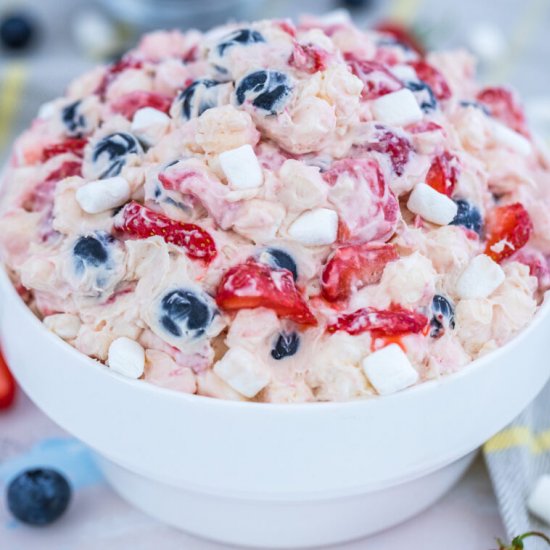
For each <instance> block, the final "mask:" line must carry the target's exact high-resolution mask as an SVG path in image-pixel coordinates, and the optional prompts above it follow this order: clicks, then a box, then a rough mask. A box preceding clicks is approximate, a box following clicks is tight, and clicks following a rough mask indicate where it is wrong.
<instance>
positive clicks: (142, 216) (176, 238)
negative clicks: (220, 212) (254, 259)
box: [114, 201, 217, 263]
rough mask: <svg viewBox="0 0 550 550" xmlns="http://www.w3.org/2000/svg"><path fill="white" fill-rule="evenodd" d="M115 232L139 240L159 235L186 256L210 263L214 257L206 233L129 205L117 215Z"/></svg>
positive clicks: (195, 226) (144, 207)
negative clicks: (181, 249) (183, 250)
mask: <svg viewBox="0 0 550 550" xmlns="http://www.w3.org/2000/svg"><path fill="white" fill-rule="evenodd" d="M114 227H115V229H117V230H118V231H121V232H123V233H125V234H127V235H129V236H132V237H136V238H138V239H146V238H147V237H153V236H155V235H158V236H160V237H162V238H163V239H164V240H165V241H166V242H167V243H171V244H175V245H176V246H181V247H182V248H183V249H185V252H186V254H187V256H189V257H190V258H192V259H194V260H204V261H205V262H207V263H209V262H211V261H212V260H213V259H214V258H215V257H216V253H217V251H216V244H215V242H214V239H212V237H211V236H210V235H209V233H208V232H207V231H205V230H204V229H202V228H201V227H199V226H198V225H195V224H193V223H184V222H180V221H177V220H173V219H171V218H169V217H168V216H165V215H164V214H160V213H159V212H155V211H154V210H151V209H150V208H147V207H146V206H143V205H141V204H139V203H138V202H135V201H132V202H129V203H128V204H126V206H124V207H123V209H122V210H121V211H120V212H119V213H118V214H117V217H116V220H115V225H114Z"/></svg>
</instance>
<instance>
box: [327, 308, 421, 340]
mask: <svg viewBox="0 0 550 550" xmlns="http://www.w3.org/2000/svg"><path fill="white" fill-rule="evenodd" d="M427 324H428V318H427V317H426V316H424V315H422V314H421V313H418V312H416V311H410V310H408V309H405V308H403V307H401V306H392V307H391V308H390V309H376V308H373V307H368V308H362V309H358V310H357V311H354V312H353V313H345V314H343V315H340V316H339V317H338V318H337V319H336V321H335V322H334V323H331V324H330V325H328V326H327V331H328V332H330V333H333V332H337V331H339V330H344V331H346V332H347V333H348V334H351V335H352V336H355V335H357V334H362V333H363V332H367V331H368V332H370V333H371V334H372V335H373V336H375V337H384V336H399V335H402V334H417V333H419V332H422V331H423V330H424V329H425V328H426V326H427Z"/></svg>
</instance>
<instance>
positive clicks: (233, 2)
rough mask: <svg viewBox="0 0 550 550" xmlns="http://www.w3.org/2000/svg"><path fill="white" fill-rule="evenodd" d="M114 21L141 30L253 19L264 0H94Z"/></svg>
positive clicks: (205, 27) (200, 26) (202, 26)
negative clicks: (114, 0)
mask: <svg viewBox="0 0 550 550" xmlns="http://www.w3.org/2000/svg"><path fill="white" fill-rule="evenodd" d="M97 1H98V2H99V3H100V4H101V6H102V7H103V8H104V9H105V10H106V11H107V12H108V13H109V14H110V15H111V16H112V17H113V18H114V19H116V20H117V21H119V22H121V23H126V24H129V25H131V26H133V27H136V28H137V29H138V30H140V31H146V30H151V29H160V28H175V27H180V28H189V27H193V28H197V29H207V28H209V27H211V26H213V25H219V24H222V23H225V22H227V21H228V20H239V19H252V18H254V16H255V14H256V13H257V11H258V10H259V9H261V8H262V6H263V5H264V3H265V0H214V1H212V0H210V1H208V0H207V1H205V0H117V1H116V2H113V1H112V0H97Z"/></svg>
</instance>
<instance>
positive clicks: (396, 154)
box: [366, 126, 412, 176]
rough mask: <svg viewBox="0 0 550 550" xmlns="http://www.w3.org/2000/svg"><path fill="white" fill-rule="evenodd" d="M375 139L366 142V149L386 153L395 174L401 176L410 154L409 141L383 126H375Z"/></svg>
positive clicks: (410, 146)
mask: <svg viewBox="0 0 550 550" xmlns="http://www.w3.org/2000/svg"><path fill="white" fill-rule="evenodd" d="M375 139H376V140H375V141H372V142H371V143H368V144H367V146H366V149H367V151H376V152H378V153H382V154H384V155H388V157H389V159H390V161H391V164H392V168H393V171H394V172H395V174H396V175H397V176H402V175H403V173H404V171H405V165H406V164H407V162H409V157H410V155H411V151H412V145H411V142H410V141H409V140H408V139H407V138H406V137H405V136H400V135H398V134H396V133H395V132H392V131H391V130H389V129H387V128H384V127H383V126H378V127H377V133H376V135H375Z"/></svg>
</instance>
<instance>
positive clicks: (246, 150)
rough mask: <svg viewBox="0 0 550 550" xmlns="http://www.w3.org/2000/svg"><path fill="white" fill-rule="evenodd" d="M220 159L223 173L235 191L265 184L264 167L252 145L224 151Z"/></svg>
mask: <svg viewBox="0 0 550 550" xmlns="http://www.w3.org/2000/svg"><path fill="white" fill-rule="evenodd" d="M219 159H220V166H221V168H222V170H223V173H224V174H225V177H226V178H227V181H228V182H229V185H230V186H231V187H232V188H233V189H254V188H256V187H260V185H262V183H263V182H264V174H263V171H262V167H261V166H260V163H259V162H258V157H257V156H256V153H254V149H252V146H251V145H249V144H246V145H242V146H241V147H237V148H236V149H231V150H230V151H224V152H223V153H221V154H220V156H219Z"/></svg>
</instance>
